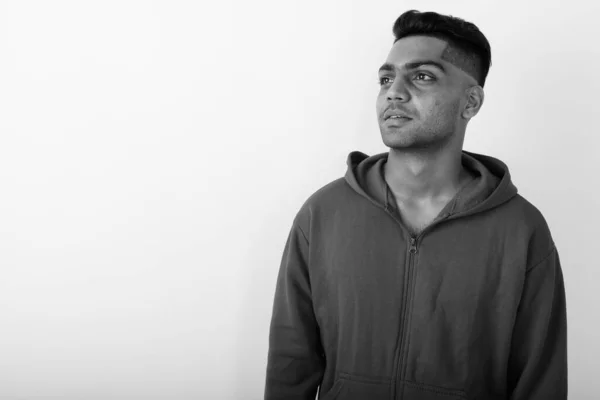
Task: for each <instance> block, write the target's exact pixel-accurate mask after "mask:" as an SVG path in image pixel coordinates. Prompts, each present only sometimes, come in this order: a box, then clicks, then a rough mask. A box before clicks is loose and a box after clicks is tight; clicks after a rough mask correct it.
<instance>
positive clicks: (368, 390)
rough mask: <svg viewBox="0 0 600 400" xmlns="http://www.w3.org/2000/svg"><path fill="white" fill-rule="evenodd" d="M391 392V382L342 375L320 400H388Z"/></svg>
mask: <svg viewBox="0 0 600 400" xmlns="http://www.w3.org/2000/svg"><path fill="white" fill-rule="evenodd" d="M390 390H391V386H390V381H389V380H381V379H372V378H367V377H358V376H354V375H350V374H345V373H340V375H339V376H338V379H337V380H336V381H335V383H334V384H333V386H332V387H331V389H330V390H329V391H328V392H327V393H325V395H324V396H323V397H321V398H320V399H319V400H366V399H368V400H388V399H390V397H391V392H390Z"/></svg>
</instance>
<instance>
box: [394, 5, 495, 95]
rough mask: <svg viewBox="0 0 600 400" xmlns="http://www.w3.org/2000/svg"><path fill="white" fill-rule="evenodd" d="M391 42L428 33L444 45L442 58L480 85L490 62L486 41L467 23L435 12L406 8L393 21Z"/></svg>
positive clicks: (473, 25) (489, 51)
mask: <svg viewBox="0 0 600 400" xmlns="http://www.w3.org/2000/svg"><path fill="white" fill-rule="evenodd" d="M392 31H393V33H394V38H395V39H394V43H396V42H397V41H398V40H400V39H402V38H404V37H407V36H416V35H418V36H432V37H435V38H438V39H441V40H444V41H445V42H446V43H448V45H447V46H446V49H445V50H444V53H443V55H442V59H443V60H445V61H448V62H449V63H451V64H452V65H454V66H456V67H457V68H459V69H461V70H463V71H464V72H466V73H467V74H469V75H471V76H472V77H474V78H475V79H476V80H477V83H478V84H479V85H480V86H481V87H483V86H484V85H485V79H486V77H487V74H488V71H489V70H490V65H492V50H491V48H490V43H489V42H488V40H487V39H486V37H485V36H484V35H483V33H481V31H480V30H479V28H477V26H475V24H473V23H471V22H467V21H465V20H463V19H460V18H456V17H453V16H450V15H441V14H438V13H435V12H431V11H430V12H419V11H417V10H410V11H406V12H405V13H403V14H402V15H400V17H398V19H397V20H396V22H394V27H393V29H392Z"/></svg>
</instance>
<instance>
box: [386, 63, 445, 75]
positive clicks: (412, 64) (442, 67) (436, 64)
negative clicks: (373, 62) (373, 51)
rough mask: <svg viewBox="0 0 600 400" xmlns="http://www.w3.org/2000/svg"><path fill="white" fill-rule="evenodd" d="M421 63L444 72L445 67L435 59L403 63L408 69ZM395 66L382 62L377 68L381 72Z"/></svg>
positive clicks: (393, 68) (419, 65) (392, 69)
mask: <svg viewBox="0 0 600 400" xmlns="http://www.w3.org/2000/svg"><path fill="white" fill-rule="evenodd" d="M423 65H429V66H432V67H436V68H438V69H440V70H441V71H442V72H444V73H445V72H446V68H444V66H443V65H442V64H440V63H439V62H437V61H433V60H421V61H413V62H409V63H406V64H404V68H406V69H408V70H410V69H416V68H419V67H421V66H423ZM395 69H396V68H395V67H394V64H391V63H385V64H383V65H382V66H381V67H380V68H379V72H383V71H390V72H391V71H394V70H395Z"/></svg>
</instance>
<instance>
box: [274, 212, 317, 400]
mask: <svg viewBox="0 0 600 400" xmlns="http://www.w3.org/2000/svg"><path fill="white" fill-rule="evenodd" d="M308 246H309V244H308V240H307V239H306V237H305V235H304V233H303V232H302V230H301V229H300V227H299V226H298V225H297V224H296V223H294V225H293V226H292V229H291V231H290V233H289V235H288V238H287V242H286V245H285V249H284V251H283V257H282V260H281V266H280V269H279V274H278V277H277V285H276V289H275V298H274V304H273V314H272V317H271V325H270V332H269V352H268V359H267V376H266V386H265V396H264V398H265V400H284V399H285V400H309V399H310V400H314V399H315V396H316V392H317V388H318V386H319V385H320V383H321V380H322V378H323V373H324V369H325V360H324V357H323V356H322V353H323V350H322V345H321V341H320V335H319V328H318V324H317V321H316V319H315V315H314V311H313V304H312V298H311V288H310V280H309V274H308Z"/></svg>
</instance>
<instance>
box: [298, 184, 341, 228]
mask: <svg viewBox="0 0 600 400" xmlns="http://www.w3.org/2000/svg"><path fill="white" fill-rule="evenodd" d="M352 193H353V191H352V189H351V188H350V186H348V183H347V182H346V180H345V179H344V178H343V177H342V178H337V179H335V180H333V181H331V182H329V183H328V184H326V185H324V186H322V187H321V188H319V189H318V190H317V191H315V192H314V193H313V194H311V195H310V196H309V197H308V198H307V199H306V200H305V201H304V203H303V204H302V206H301V207H300V210H299V211H298V213H297V214H296V217H295V218H294V224H296V225H299V226H300V229H302V231H303V232H304V233H308V232H309V230H310V225H311V220H312V219H313V218H315V217H316V216H318V215H327V214H328V213H331V212H335V210H336V209H338V208H339V205H340V204H342V203H344V202H347V201H348V198H349V196H352Z"/></svg>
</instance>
